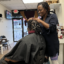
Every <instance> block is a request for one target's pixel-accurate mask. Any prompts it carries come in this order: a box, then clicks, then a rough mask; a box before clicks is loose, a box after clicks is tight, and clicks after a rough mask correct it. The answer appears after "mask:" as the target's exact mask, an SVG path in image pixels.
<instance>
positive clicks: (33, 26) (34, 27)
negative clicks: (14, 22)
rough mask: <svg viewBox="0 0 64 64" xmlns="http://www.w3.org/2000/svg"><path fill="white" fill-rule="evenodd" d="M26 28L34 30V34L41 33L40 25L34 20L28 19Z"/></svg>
mask: <svg viewBox="0 0 64 64" xmlns="http://www.w3.org/2000/svg"><path fill="white" fill-rule="evenodd" d="M28 28H29V30H34V31H35V33H36V34H42V30H41V28H40V25H39V23H38V22H37V21H35V20H29V21H28Z"/></svg>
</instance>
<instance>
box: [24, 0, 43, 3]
mask: <svg viewBox="0 0 64 64" xmlns="http://www.w3.org/2000/svg"><path fill="white" fill-rule="evenodd" d="M23 2H24V3H39V2H43V0H23Z"/></svg>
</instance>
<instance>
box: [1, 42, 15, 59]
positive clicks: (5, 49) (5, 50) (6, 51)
mask: <svg viewBox="0 0 64 64" xmlns="http://www.w3.org/2000/svg"><path fill="white" fill-rule="evenodd" d="M15 44H16V43H12V44H10V45H11V47H9V48H8V50H7V48H5V47H3V50H4V52H3V54H1V50H0V59H1V58H2V57H3V56H4V55H5V54H7V53H8V52H9V51H10V50H11V49H12V48H13V47H14V45H15Z"/></svg>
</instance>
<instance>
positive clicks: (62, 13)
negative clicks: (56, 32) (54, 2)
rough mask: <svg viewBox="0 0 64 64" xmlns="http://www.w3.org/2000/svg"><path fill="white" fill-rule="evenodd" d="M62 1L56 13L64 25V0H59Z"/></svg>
mask: <svg viewBox="0 0 64 64" xmlns="http://www.w3.org/2000/svg"><path fill="white" fill-rule="evenodd" d="M59 3H61V5H60V7H59V9H57V10H56V14H57V17H58V20H59V23H60V24H62V25H63V26H64V0H59Z"/></svg>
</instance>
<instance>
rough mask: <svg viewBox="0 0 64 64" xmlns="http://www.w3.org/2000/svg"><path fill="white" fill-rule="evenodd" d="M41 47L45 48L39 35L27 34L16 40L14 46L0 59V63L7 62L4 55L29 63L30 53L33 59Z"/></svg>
mask: <svg viewBox="0 0 64 64" xmlns="http://www.w3.org/2000/svg"><path fill="white" fill-rule="evenodd" d="M42 47H43V49H45V40H44V38H43V37H42V36H40V35H36V34H35V33H32V34H29V35H27V36H26V37H23V38H22V39H20V40H19V41H18V42H17V44H16V45H15V46H14V48H13V49H12V50H11V51H10V52H9V53H8V54H6V55H5V56H4V57H3V58H2V59H1V60H0V64H2V63H5V64H7V62H6V61H4V58H5V57H7V58H9V59H12V60H17V61H25V63H29V60H30V55H31V59H33V58H34V57H35V55H36V53H37V51H38V50H39V48H42ZM43 53H44V52H43Z"/></svg>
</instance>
